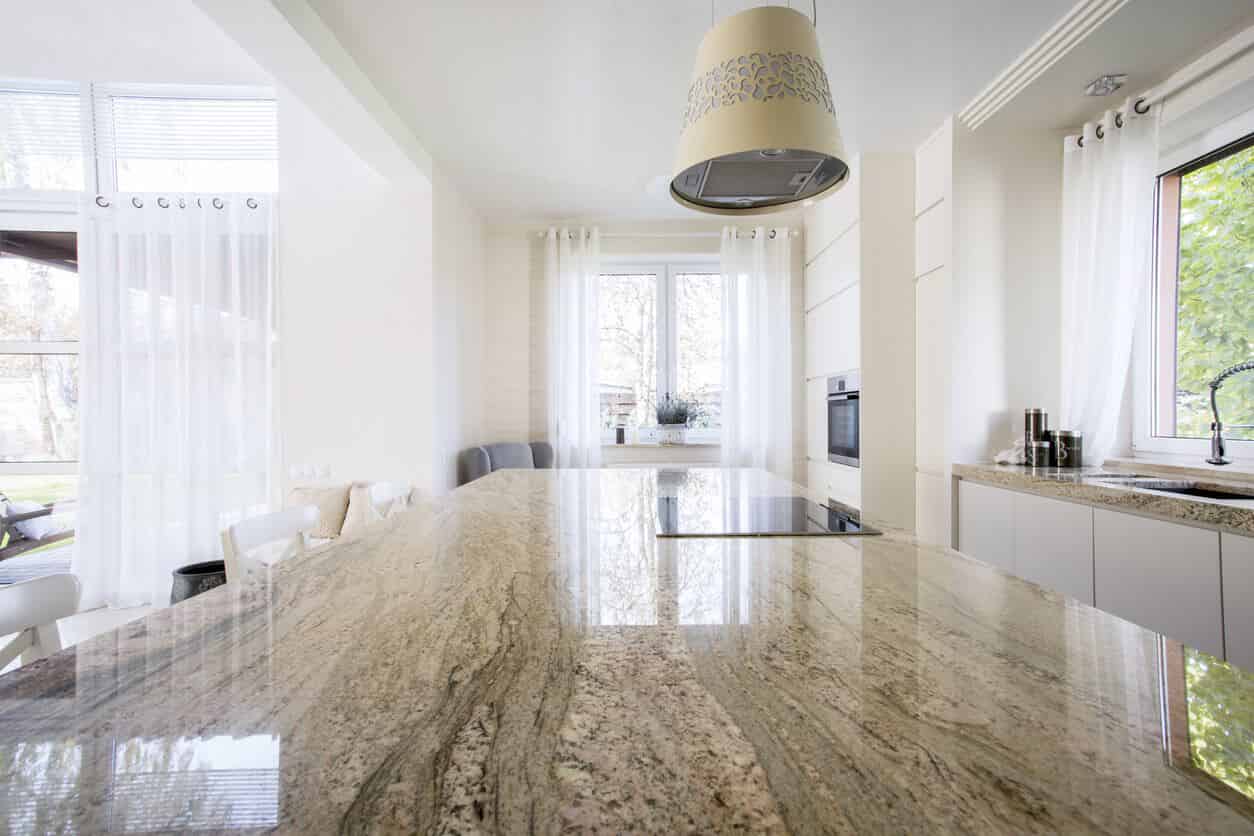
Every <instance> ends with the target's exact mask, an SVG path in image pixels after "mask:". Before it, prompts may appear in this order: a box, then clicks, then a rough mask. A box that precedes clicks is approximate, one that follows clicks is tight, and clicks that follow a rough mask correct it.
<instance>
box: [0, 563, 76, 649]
mask: <svg viewBox="0 0 1254 836" xmlns="http://www.w3.org/2000/svg"><path fill="white" fill-rule="evenodd" d="M81 594H82V590H81V588H80V587H79V584H78V578H77V577H75V576H74V575H70V574H58V575H44V576H43V577H41V578H33V579H31V580H29V581H22V582H20V583H15V584H10V585H8V586H2V587H0V636H7V635H9V634H10V633H17V637H16V638H15V639H13V640H12V641H10V642H9V643H8V644H6V645H5V646H4V647H0V670H2V669H4V668H5V667H7V666H8V664H9V663H10V662H12V661H13V660H14V659H16V658H17V657H18V655H19V654H20V655H21V657H22V664H23V665H29V664H30V663H31V662H34V661H35V660H37V659H42V658H44V657H45V656H48V655H49V654H52V653H56V652H57V651H58V650H60V649H61V631H60V630H58V629H57V619H58V618H67V617H69V616H71V615H74V613H76V612H78V601H79V597H80V595H81Z"/></svg>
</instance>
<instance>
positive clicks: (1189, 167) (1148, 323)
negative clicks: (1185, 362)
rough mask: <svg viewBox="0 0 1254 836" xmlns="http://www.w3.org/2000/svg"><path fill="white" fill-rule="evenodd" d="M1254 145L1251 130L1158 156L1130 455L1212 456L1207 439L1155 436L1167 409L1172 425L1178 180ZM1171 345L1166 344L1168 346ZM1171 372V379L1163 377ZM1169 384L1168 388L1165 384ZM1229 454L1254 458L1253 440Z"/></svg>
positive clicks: (1232, 444)
mask: <svg viewBox="0 0 1254 836" xmlns="http://www.w3.org/2000/svg"><path fill="white" fill-rule="evenodd" d="M1250 147H1254V132H1250V133H1244V134H1242V135H1240V136H1237V137H1235V138H1233V137H1230V136H1225V137H1222V138H1212V142H1211V143H1209V144H1208V147H1206V148H1205V150H1202V151H1201V152H1200V153H1197V154H1196V155H1195V156H1192V157H1191V158H1190V159H1188V160H1185V161H1183V162H1180V161H1178V160H1172V161H1171V162H1170V163H1169V164H1166V165H1164V162H1165V161H1164V160H1160V161H1159V162H1160V164H1159V173H1158V175H1157V176H1156V178H1155V189H1154V238H1153V242H1154V266H1153V270H1152V272H1151V276H1150V287H1149V292H1148V293H1147V294H1146V297H1147V298H1146V299H1145V301H1144V302H1143V303H1142V305H1141V310H1140V311H1139V313H1138V322H1137V334H1138V336H1137V339H1136V342H1135V347H1134V356H1133V380H1132V387H1131V389H1132V397H1133V401H1134V408H1133V411H1132V419H1133V420H1132V452H1133V455H1134V456H1136V455H1142V454H1151V455H1152V454H1168V455H1181V456H1190V457H1194V456H1198V457H1201V458H1205V457H1206V456H1208V455H1210V438H1209V437H1207V438H1179V437H1176V436H1168V435H1157V434H1156V433H1157V431H1158V426H1157V424H1158V419H1159V417H1160V416H1161V415H1162V414H1164V413H1165V412H1166V411H1170V413H1171V423H1172V424H1173V425H1174V423H1175V416H1176V413H1175V398H1174V394H1175V360H1176V346H1175V341H1176V334H1177V329H1178V320H1177V308H1178V304H1179V302H1178V299H1177V278H1178V273H1179V244H1180V224H1179V200H1180V178H1181V177H1183V176H1184V175H1186V174H1188V173H1190V172H1192V171H1196V170H1197V169H1199V168H1203V167H1204V166H1207V165H1209V164H1211V163H1213V162H1216V161H1218V160H1221V159H1224V158H1225V157H1228V156H1231V155H1233V154H1237V153H1239V152H1241V151H1243V150H1246V149H1248V148H1250ZM1168 343H1170V348H1168V347H1167V344H1168ZM1168 375H1169V376H1170V381H1168V380H1167V376H1168ZM1168 382H1169V383H1170V388H1169V389H1168V386H1167V383H1168ZM1224 443H1225V445H1226V447H1227V448H1228V452H1229V454H1231V455H1232V456H1233V457H1240V458H1254V440H1249V439H1231V438H1225V439H1224Z"/></svg>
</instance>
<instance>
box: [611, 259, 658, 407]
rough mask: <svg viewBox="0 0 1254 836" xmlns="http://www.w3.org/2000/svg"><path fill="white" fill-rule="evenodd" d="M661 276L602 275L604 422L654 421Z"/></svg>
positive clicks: (636, 274) (646, 274)
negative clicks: (659, 281)
mask: <svg viewBox="0 0 1254 836" xmlns="http://www.w3.org/2000/svg"><path fill="white" fill-rule="evenodd" d="M657 286H658V280H657V276H656V275H653V274H648V273H645V274H640V273H635V274H605V275H602V276H601V288H600V290H601V293H600V327H601V346H600V351H601V360H600V362H601V374H600V385H601V425H602V426H603V427H618V426H628V427H629V426H651V425H652V424H653V423H654V422H655V420H656V415H655V409H656V407H657Z"/></svg>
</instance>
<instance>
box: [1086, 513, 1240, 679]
mask: <svg viewBox="0 0 1254 836" xmlns="http://www.w3.org/2000/svg"><path fill="white" fill-rule="evenodd" d="M1093 570H1094V589H1093V593H1094V596H1095V598H1096V600H1097V606H1098V607H1100V608H1101V609H1103V610H1106V611H1107V612H1110V613H1114V614H1115V615H1117V616H1120V617H1121V618H1126V619H1128V620H1129V621H1134V622H1136V623H1137V624H1140V625H1141V626H1142V627H1148V628H1149V629H1151V630H1155V631H1157V632H1159V633H1163V634H1164V635H1166V636H1167V637H1169V638H1172V639H1176V640H1177V641H1181V642H1184V643H1185V644H1187V645H1189V646H1190V647H1195V648H1197V649H1198V650H1203V651H1205V652H1207V653H1209V654H1211V655H1212V656H1220V657H1222V656H1223V619H1222V615H1221V612H1220V590H1219V532H1217V531H1206V530H1204V529H1201V528H1191V527H1189V526H1186V525H1179V524H1177V523H1169V522H1163V521H1162V520H1151V519H1146V518H1144V517H1136V516H1133V515H1131V514H1121V513H1118V512H1116V511H1106V510H1103V509H1100V508H1098V509H1095V510H1094V511H1093Z"/></svg>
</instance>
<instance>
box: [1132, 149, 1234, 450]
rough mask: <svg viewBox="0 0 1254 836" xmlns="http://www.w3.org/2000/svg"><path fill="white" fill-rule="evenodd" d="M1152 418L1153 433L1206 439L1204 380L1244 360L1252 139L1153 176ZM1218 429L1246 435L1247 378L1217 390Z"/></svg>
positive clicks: (1207, 396)
mask: <svg viewBox="0 0 1254 836" xmlns="http://www.w3.org/2000/svg"><path fill="white" fill-rule="evenodd" d="M1158 230H1159V231H1158V284H1157V293H1156V294H1155V306H1154V309H1155V317H1154V320H1155V323H1154V339H1155V345H1156V351H1155V369H1154V372H1153V374H1154V392H1155V394H1154V416H1153V418H1154V421H1153V434H1154V435H1155V436H1160V437H1169V438H1171V437H1176V438H1206V437H1208V436H1209V435H1210V424H1211V412H1210V390H1209V388H1208V387H1207V383H1208V382H1209V381H1210V380H1212V379H1213V378H1214V377H1215V375H1217V374H1218V373H1219V372H1221V371H1222V370H1223V369H1225V368H1227V367H1228V366H1232V365H1235V364H1237V363H1240V362H1242V361H1245V360H1248V359H1250V358H1251V357H1254V137H1247V138H1246V139H1245V140H1242V141H1241V142H1239V143H1237V144H1235V145H1233V146H1229V147H1227V148H1224V149H1221V150H1219V151H1217V152H1216V153H1214V154H1211V155H1208V156H1207V157H1204V158H1202V159H1200V160H1197V161H1195V162H1192V163H1190V164H1188V165H1186V166H1184V167H1182V168H1180V169H1177V170H1175V171H1172V172H1169V173H1167V174H1164V175H1163V176H1162V177H1160V178H1159V214H1158ZM1218 401H1219V408H1220V415H1221V417H1222V418H1223V421H1224V424H1225V430H1224V434H1225V436H1226V437H1228V438H1230V439H1246V440H1251V439H1254V430H1251V429H1241V428H1238V427H1236V426H1233V425H1236V424H1254V375H1238V376H1236V377H1233V378H1230V379H1229V380H1228V381H1226V382H1225V383H1224V385H1223V387H1222V388H1221V389H1220V390H1219V395H1218Z"/></svg>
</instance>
